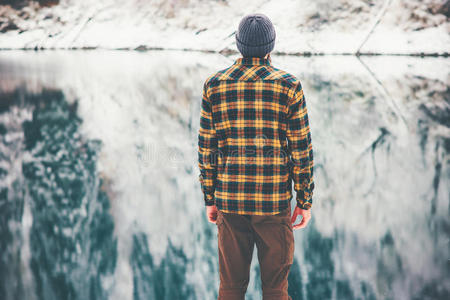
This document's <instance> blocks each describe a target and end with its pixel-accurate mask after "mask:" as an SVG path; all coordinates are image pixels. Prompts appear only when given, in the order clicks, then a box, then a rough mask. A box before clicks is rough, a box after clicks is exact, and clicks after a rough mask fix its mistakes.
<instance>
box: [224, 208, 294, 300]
mask: <svg viewBox="0 0 450 300" xmlns="http://www.w3.org/2000/svg"><path fill="white" fill-rule="evenodd" d="M216 225H217V240H218V248H219V273H220V287H219V297H218V300H244V299H245V293H246V291H247V286H248V283H249V279H250V265H251V261H252V255H253V247H254V245H255V243H256V248H257V253H258V261H259V266H260V270H261V282H262V292H263V300H272V299H273V300H292V298H291V297H290V296H289V295H288V281H287V277H288V274H289V270H290V268H291V265H292V263H293V261H294V234H293V230H292V224H291V207H290V206H289V207H288V208H287V209H286V210H284V211H283V212H281V213H279V214H276V215H269V216H257V215H239V214H232V213H225V212H222V211H220V210H218V215H217V221H216Z"/></svg>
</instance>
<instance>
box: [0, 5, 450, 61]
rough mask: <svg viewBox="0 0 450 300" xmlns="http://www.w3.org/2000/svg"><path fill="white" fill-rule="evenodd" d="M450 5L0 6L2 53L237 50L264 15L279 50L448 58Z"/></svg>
mask: <svg viewBox="0 0 450 300" xmlns="http://www.w3.org/2000/svg"><path fill="white" fill-rule="evenodd" d="M448 7H449V4H448V1H446V0H426V1H421V0H352V1H349V0H335V1H326V0H318V1H309V0H277V1H275V0H272V1H262V0H248V1H245V4H244V2H243V1H238V0H228V1H203V0H183V1H177V0H171V1H165V0H157V1H141V0H131V1H117V0H100V1H93V0H78V1H75V0H63V1H60V3H59V4H58V5H54V6H50V7H42V8H41V7H40V6H39V5H38V4H37V3H35V2H32V3H31V4H30V5H29V6H27V7H25V8H23V9H13V8H11V7H10V6H0V32H2V33H1V34H0V48H31V49H32V48H92V47H93V48H97V47H99V48H127V49H135V48H138V47H139V48H140V49H145V48H171V49H193V50H203V51H221V50H222V51H225V52H234V51H237V48H236V46H235V41H234V32H235V30H236V29H237V26H238V24H239V21H240V19H241V18H242V17H243V16H244V15H245V14H248V13H253V12H261V13H265V14H266V15H268V16H269V17H270V18H271V20H272V21H273V23H274V26H275V29H276V32H277V42H276V44H275V48H274V53H277V52H278V53H297V52H314V53H316V52H323V53H355V52H356V51H357V50H358V49H359V47H361V46H363V47H361V52H377V53H403V54H411V53H420V52H424V53H439V54H442V53H446V52H448V45H449V42H450V38H449V35H448V32H449V31H450V25H449V18H448V16H449V13H448ZM378 21H379V22H378ZM372 29H374V30H373V32H372V33H371V34H370V37H369V38H368V40H367V41H366V42H364V41H365V39H366V37H367V36H368V35H369V33H370V32H371V30H372ZM363 44H364V45H363Z"/></svg>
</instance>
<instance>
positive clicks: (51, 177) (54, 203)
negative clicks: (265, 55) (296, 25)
mask: <svg viewBox="0 0 450 300" xmlns="http://www.w3.org/2000/svg"><path fill="white" fill-rule="evenodd" d="M233 59H234V58H233V57H231V58H226V57H222V56H218V55H206V54H199V53H185V52H143V53H139V52H121V51H116V52H114V51H111V52H107V51H87V52H79V51H75V52H74V51H61V52H59V51H48V52H37V53H35V52H19V51H18V52H13V51H8V52H2V53H0V70H1V72H0V133H1V139H0V148H1V156H0V178H1V181H0V207H1V212H0V236H1V242H0V247H1V259H0V279H1V280H0V294H1V295H5V297H2V298H4V299H104V298H105V299H215V298H216V297H217V288H218V282H219V278H218V260H217V247H216V246H217V236H216V228H215V226H214V225H212V224H210V223H208V222H207V221H206V219H205V216H204V208H203V204H202V202H201V199H202V197H201V195H200V189H199V186H198V182H197V166H196V157H197V155H196V142H197V141H196V138H197V136H196V135H197V129H198V120H199V115H198V114H199V104H200V99H201V88H202V83H203V80H204V79H206V78H207V76H209V75H210V74H211V72H214V71H216V70H218V69H221V68H225V67H226V66H228V65H229V64H230V63H231V62H232V61H233ZM273 63H274V64H275V65H276V66H277V67H280V68H283V69H286V70H287V71H290V72H292V73H294V74H295V75H297V76H298V77H299V78H300V79H301V81H302V84H303V86H304V89H305V97H306V99H307V101H308V102H307V103H308V109H309V112H310V120H311V130H312V137H313V142H314V146H315V149H316V150H315V153H317V154H315V157H316V172H315V174H317V175H316V181H317V188H316V189H317V191H316V193H315V200H314V208H313V209H314V211H313V219H312V221H311V223H310V225H309V227H308V228H307V229H306V230H303V231H297V232H295V236H296V249H295V251H296V253H295V261H294V265H293V266H292V270H291V273H290V276H289V284H290V286H289V293H290V295H291V296H292V298H293V299H419V298H420V299H422V298H425V299H439V298H445V297H446V296H448V295H449V293H450V286H449V284H448V282H449V281H448V278H449V272H450V268H449V267H450V265H449V260H448V257H449V243H448V241H449V239H448V236H449V235H448V234H449V228H450V226H449V225H450V224H449V212H450V205H449V194H450V193H449V192H450V191H449V186H450V185H449V168H448V167H449V163H448V162H449V159H448V158H449V149H450V130H449V127H450V124H449V120H450V99H449V90H448V86H449V84H448V80H449V78H448V75H447V73H448V71H447V70H448V67H449V62H448V60H446V59H440V58H434V59H418V58H408V57H373V58H363V59H362V61H359V60H358V59H357V58H354V57H318V58H314V57H313V58H298V57H273ZM292 204H293V205H294V203H292ZM255 251H256V250H255ZM260 288H261V284H260V281H259V267H258V266H257V263H256V252H255V253H254V261H253V266H252V278H251V282H250V284H249V291H248V297H247V299H260V298H261V293H260V291H259V290H260Z"/></svg>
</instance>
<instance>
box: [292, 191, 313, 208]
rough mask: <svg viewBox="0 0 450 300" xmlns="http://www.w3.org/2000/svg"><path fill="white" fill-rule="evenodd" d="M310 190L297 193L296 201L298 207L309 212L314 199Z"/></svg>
mask: <svg viewBox="0 0 450 300" xmlns="http://www.w3.org/2000/svg"><path fill="white" fill-rule="evenodd" d="M311 196H312V195H311V193H309V191H308V190H305V191H301V192H298V193H297V197H296V201H297V206H298V207H300V208H301V209H305V210H308V209H310V208H311V207H312V197H311Z"/></svg>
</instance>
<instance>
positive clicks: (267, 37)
mask: <svg viewBox="0 0 450 300" xmlns="http://www.w3.org/2000/svg"><path fill="white" fill-rule="evenodd" d="M235 36H236V46H237V48H238V49H239V51H240V52H241V54H242V56H244V57H249V56H256V57H264V56H265V55H266V54H267V53H269V52H270V51H272V50H273V47H274V46H275V36H276V35H275V28H274V27H273V24H272V22H271V21H270V20H269V18H268V17H267V16H266V15H264V14H261V13H255V14H249V15H246V16H245V17H243V18H242V20H241V22H240V23H239V28H238V30H237V32H236V35H235Z"/></svg>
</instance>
